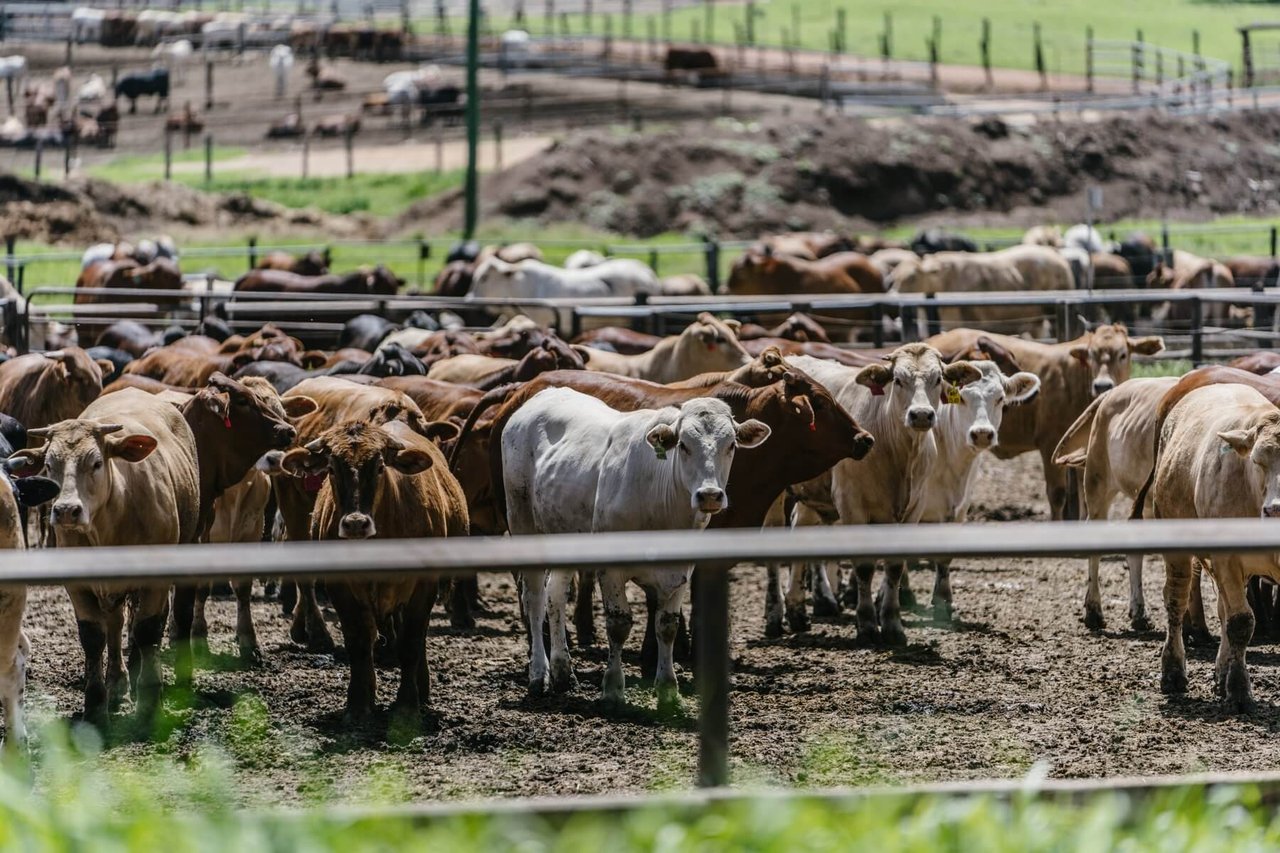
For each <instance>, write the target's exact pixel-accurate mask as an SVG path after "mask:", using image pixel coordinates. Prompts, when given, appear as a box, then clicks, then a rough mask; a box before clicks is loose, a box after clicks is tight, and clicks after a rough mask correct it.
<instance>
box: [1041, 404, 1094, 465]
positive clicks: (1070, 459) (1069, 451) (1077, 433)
mask: <svg viewBox="0 0 1280 853" xmlns="http://www.w3.org/2000/svg"><path fill="white" fill-rule="evenodd" d="M1105 399H1107V398H1106V395H1105V394H1104V395H1102V396H1100V397H1096V398H1094V401H1093V402H1092V403H1090V404H1089V407H1088V408H1086V409H1085V410H1084V411H1083V412H1082V413H1081V414H1080V417H1078V418H1076V421H1075V423H1073V424H1072V425H1071V426H1069V427H1067V431H1066V432H1065V433H1063V435H1062V439H1061V440H1059V441H1058V446H1057V447H1056V448H1055V449H1054V451H1053V461H1054V463H1055V464H1057V465H1061V466H1063V467H1064V468H1083V467H1084V460H1085V457H1086V456H1087V455H1088V452H1089V436H1090V435H1092V434H1093V424H1094V421H1096V420H1097V418H1098V407H1099V406H1101V405H1102V401H1103V400H1105Z"/></svg>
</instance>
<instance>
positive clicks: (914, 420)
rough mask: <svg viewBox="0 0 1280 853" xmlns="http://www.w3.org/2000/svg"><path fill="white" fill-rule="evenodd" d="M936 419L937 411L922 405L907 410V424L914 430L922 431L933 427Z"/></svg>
mask: <svg viewBox="0 0 1280 853" xmlns="http://www.w3.org/2000/svg"><path fill="white" fill-rule="evenodd" d="M937 419H938V413H937V412H935V411H934V410H933V409H930V408H927V407H924V406H918V407H916V408H914V409H908V410H907V426H909V427H910V428H911V429H914V430H919V431H921V432H924V431H925V430H930V429H933V424H934V422H935V421H936V420H937Z"/></svg>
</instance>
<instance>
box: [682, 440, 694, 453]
mask: <svg viewBox="0 0 1280 853" xmlns="http://www.w3.org/2000/svg"><path fill="white" fill-rule="evenodd" d="M680 449H681V450H683V451H684V452H685V453H691V452H692V451H691V450H689V445H687V444H685V443H684V442H683V441H682V442H680Z"/></svg>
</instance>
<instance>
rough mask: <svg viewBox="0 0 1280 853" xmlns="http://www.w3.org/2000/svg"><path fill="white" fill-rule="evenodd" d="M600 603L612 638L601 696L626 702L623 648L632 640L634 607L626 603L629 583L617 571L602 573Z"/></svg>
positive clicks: (612, 701) (611, 701)
mask: <svg viewBox="0 0 1280 853" xmlns="http://www.w3.org/2000/svg"><path fill="white" fill-rule="evenodd" d="M600 600H601V602H602V603H603V604H604V625H605V633H607V634H608V636H609V664H608V666H607V667H605V671H604V683H603V685H601V692H602V694H603V697H602V698H603V699H604V701H605V702H606V703H609V704H616V705H621V704H623V703H624V702H625V701H626V693H625V690H626V679H625V677H624V676H623V673H622V647H623V645H625V644H626V642H627V637H629V636H631V624H632V618H631V605H630V604H628V603H627V579H626V576H625V575H623V574H622V573H620V572H617V571H609V570H606V571H603V572H601V573H600Z"/></svg>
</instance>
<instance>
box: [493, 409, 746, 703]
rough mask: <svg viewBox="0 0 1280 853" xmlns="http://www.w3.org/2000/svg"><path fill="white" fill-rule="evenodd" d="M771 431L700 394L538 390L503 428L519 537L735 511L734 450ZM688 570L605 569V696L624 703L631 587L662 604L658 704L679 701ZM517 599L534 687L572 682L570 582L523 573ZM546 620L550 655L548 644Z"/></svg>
mask: <svg viewBox="0 0 1280 853" xmlns="http://www.w3.org/2000/svg"><path fill="white" fill-rule="evenodd" d="M768 437H769V427H768V426H767V425H765V424H763V423H761V422H760V421H756V420H749V421H745V422H743V423H736V422H735V421H734V420H733V415H732V413H731V412H730V410H729V406H728V404H726V403H724V402H723V401H720V400H714V399H709V398H702V399H696V400H692V401H690V402H688V403H685V404H684V405H683V406H681V407H680V408H679V409H676V408H670V407H669V408H665V409H660V410H654V409H642V410H639V411H635V412H628V413H622V412H618V411H616V410H614V409H611V408H609V407H608V406H607V405H605V404H604V403H603V402H601V401H600V400H597V399H596V398H594V397H589V396H587V395H585V394H580V393H578V392H577V391H573V390H571V389H568V388H554V389H549V390H546V391H542V392H540V393H539V394H537V395H535V396H534V397H533V398H532V399H531V400H529V402H527V403H525V404H524V406H522V407H521V408H520V409H519V411H517V412H516V413H515V415H513V416H512V418H511V420H510V421H508V423H507V426H506V428H505V429H504V430H503V431H502V459H503V482H504V484H505V486H506V493H507V516H508V520H509V522H510V527H511V532H512V534H517V535H518V534H527V533H586V532H592V533H594V532H598V531H613V530H677V529H685V530H701V529H703V528H705V527H706V526H707V523H708V522H709V521H710V519H711V516H712V515H713V514H715V513H717V512H720V511H721V510H722V509H724V508H725V507H726V506H727V502H728V499H727V496H726V494H725V490H724V489H725V484H726V483H727V482H728V480H729V469H730V466H731V465H732V462H733V456H734V450H735V448H737V447H748V448H749V447H756V446H757V445H759V444H761V443H762V442H763V441H765V439H767V438H768ZM692 570H693V567H692V566H685V567H682V568H677V569H669V568H668V569H652V568H646V567H642V566H637V567H636V568H634V569H610V570H607V571H604V572H602V573H601V576H600V592H601V598H602V599H603V601H604V609H605V622H606V625H607V630H608V634H609V665H608V668H607V669H606V671H605V676H604V684H603V693H604V700H605V701H606V702H610V703H621V702H622V701H623V688H624V686H625V685H624V679H623V674H622V646H623V644H624V643H625V642H626V640H627V637H628V636H629V635H630V633H631V625H632V617H631V607H630V605H629V604H628V603H627V596H626V583H627V581H628V580H633V581H635V582H636V583H638V584H640V585H641V586H642V587H645V588H646V589H647V590H649V591H651V592H654V593H655V594H656V596H657V601H658V608H659V614H658V617H657V618H658V622H657V635H658V672H657V678H656V686H657V691H658V708H659V710H662V711H668V710H674V709H675V708H677V707H678V706H679V698H678V694H677V691H676V674H675V664H674V662H673V660H672V644H673V642H674V641H675V635H676V628H677V625H678V621H679V612H680V604H681V599H682V598H683V596H684V592H685V589H686V588H687V586H688V583H689V576H690V572H691V571H692ZM521 580H522V581H523V584H524V588H523V590H522V593H521V604H522V607H523V610H524V613H525V616H526V617H527V619H528V625H529V639H530V654H529V691H530V692H531V693H533V694H539V693H541V692H542V691H543V690H545V689H546V682H547V678H548V673H549V674H550V680H551V686H552V687H553V688H554V689H557V690H562V689H566V688H568V687H569V686H570V685H571V684H572V682H573V668H572V664H571V663H570V660H569V650H568V645H567V642H566V637H565V611H566V609H567V603H568V602H567V598H568V595H567V593H568V583H569V577H568V575H567V573H564V572H546V571H542V572H526V573H525V574H524V575H523V577H522V579H521ZM548 616H549V617H550V627H551V659H550V666H549V667H548V660H547V653H546V649H545V648H544V646H543V640H542V622H543V619H544V618H546V617H548Z"/></svg>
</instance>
